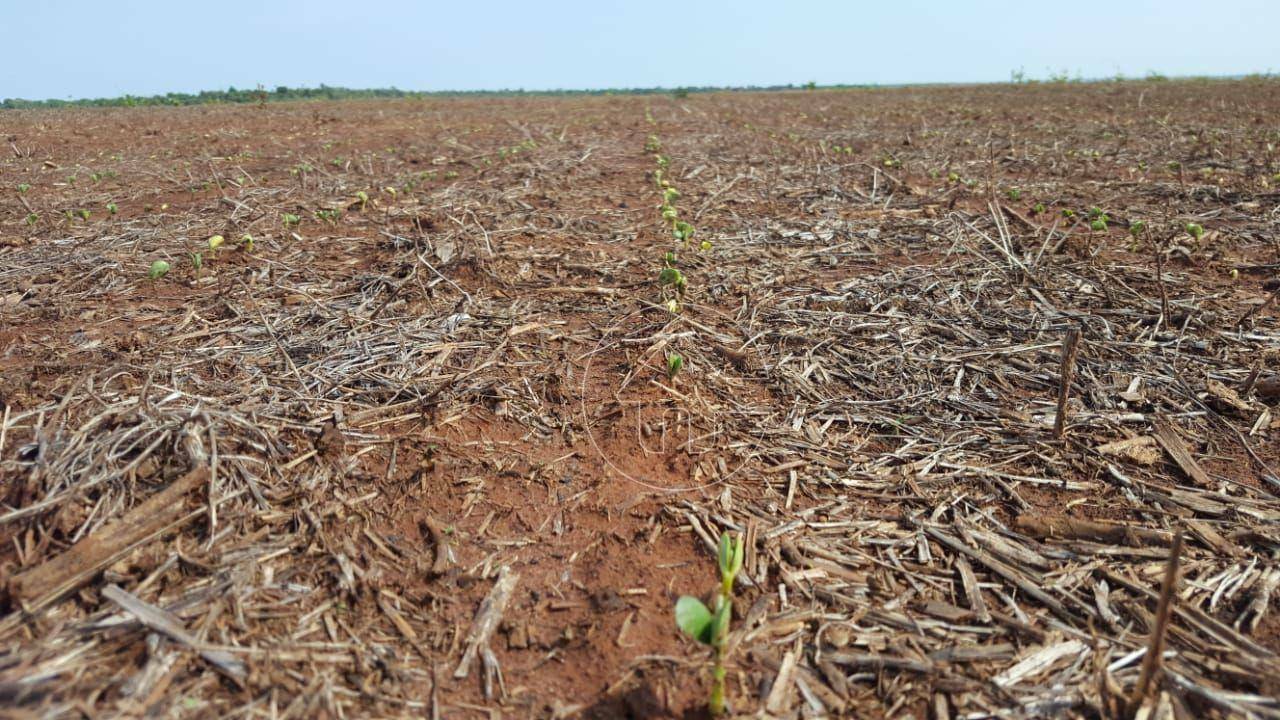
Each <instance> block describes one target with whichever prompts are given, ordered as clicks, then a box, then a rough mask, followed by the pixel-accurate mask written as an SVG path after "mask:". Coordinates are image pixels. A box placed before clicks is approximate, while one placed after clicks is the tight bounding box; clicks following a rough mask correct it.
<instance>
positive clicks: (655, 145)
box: [644, 135, 662, 153]
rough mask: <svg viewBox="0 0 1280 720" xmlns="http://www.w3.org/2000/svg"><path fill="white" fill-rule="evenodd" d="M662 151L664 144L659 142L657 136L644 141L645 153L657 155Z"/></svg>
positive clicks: (651, 136)
mask: <svg viewBox="0 0 1280 720" xmlns="http://www.w3.org/2000/svg"><path fill="white" fill-rule="evenodd" d="M661 149H662V143H661V142H659V140H658V136H657V135H650V136H649V137H648V138H646V139H645V141H644V151H645V152H647V153H656V152H658V151H659V150H661Z"/></svg>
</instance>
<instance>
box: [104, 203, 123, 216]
mask: <svg viewBox="0 0 1280 720" xmlns="http://www.w3.org/2000/svg"><path fill="white" fill-rule="evenodd" d="M119 211H120V208H118V207H116V204H115V203H107V212H109V213H111V214H112V215H115V214H116V213H117V212H119Z"/></svg>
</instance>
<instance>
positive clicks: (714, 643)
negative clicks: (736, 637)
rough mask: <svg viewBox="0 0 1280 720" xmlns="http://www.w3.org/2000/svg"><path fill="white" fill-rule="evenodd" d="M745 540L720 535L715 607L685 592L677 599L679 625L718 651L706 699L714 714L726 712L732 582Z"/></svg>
mask: <svg viewBox="0 0 1280 720" xmlns="http://www.w3.org/2000/svg"><path fill="white" fill-rule="evenodd" d="M743 555H744V553H743V548H742V540H741V539H740V538H734V537H732V536H730V535H729V533H724V534H722V535H721V536H720V546H719V549H718V552H717V554H716V561H717V565H718V566H719V570H720V587H719V589H718V591H717V592H716V595H715V601H714V602H713V603H712V607H711V608H708V607H707V606H706V605H704V604H703V603H702V601H701V600H699V599H697V598H695V597H690V596H688V595H685V596H682V597H681V598H680V599H679V600H677V601H676V607H675V616H676V626H677V627H679V628H680V630H681V631H683V632H684V633H685V634H686V635H688V636H689V637H691V638H693V639H694V640H696V641H698V642H700V643H702V644H703V645H707V646H710V647H711V648H712V649H713V650H714V651H715V664H714V665H713V666H712V684H711V697H710V699H709V700H708V701H707V709H708V710H709V711H710V712H711V715H713V716H720V715H723V714H724V711H725V705H724V680H725V669H724V661H725V654H726V646H727V640H728V637H729V626H730V624H731V623H732V621H733V583H734V580H736V579H737V577H738V573H739V572H740V571H741V570H742V560H743Z"/></svg>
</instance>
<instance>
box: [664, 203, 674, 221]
mask: <svg viewBox="0 0 1280 720" xmlns="http://www.w3.org/2000/svg"><path fill="white" fill-rule="evenodd" d="M662 219H663V220H666V221H667V222H669V223H675V221H676V209H675V208H673V207H671V206H670V205H663V206H662Z"/></svg>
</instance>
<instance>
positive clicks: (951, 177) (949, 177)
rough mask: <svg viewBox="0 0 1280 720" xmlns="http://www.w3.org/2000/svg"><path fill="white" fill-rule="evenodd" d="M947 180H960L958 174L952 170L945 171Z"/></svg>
mask: <svg viewBox="0 0 1280 720" xmlns="http://www.w3.org/2000/svg"><path fill="white" fill-rule="evenodd" d="M947 182H952V183H955V182H960V174H959V173H953V172H949V173H947Z"/></svg>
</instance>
